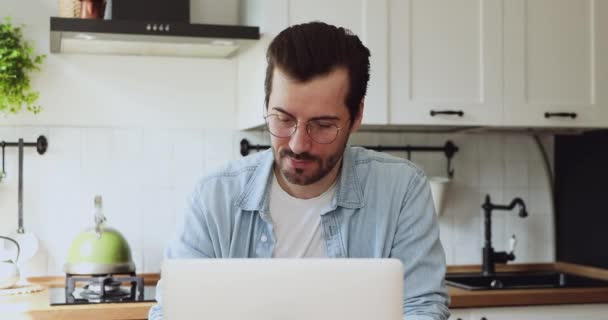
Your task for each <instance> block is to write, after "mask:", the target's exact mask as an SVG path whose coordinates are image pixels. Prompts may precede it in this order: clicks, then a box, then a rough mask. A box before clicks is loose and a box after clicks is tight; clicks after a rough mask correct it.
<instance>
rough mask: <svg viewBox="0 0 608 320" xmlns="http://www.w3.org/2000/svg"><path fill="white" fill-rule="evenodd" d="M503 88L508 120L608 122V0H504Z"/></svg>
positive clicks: (560, 123)
mask: <svg viewBox="0 0 608 320" xmlns="http://www.w3.org/2000/svg"><path fill="white" fill-rule="evenodd" d="M504 89H505V92H504V116H503V117H504V124H505V125H508V126H535V127H545V126H550V127H606V126H608V3H606V1H594V0H579V1H571V0H508V1H504ZM574 115H575V117H571V116H574Z"/></svg>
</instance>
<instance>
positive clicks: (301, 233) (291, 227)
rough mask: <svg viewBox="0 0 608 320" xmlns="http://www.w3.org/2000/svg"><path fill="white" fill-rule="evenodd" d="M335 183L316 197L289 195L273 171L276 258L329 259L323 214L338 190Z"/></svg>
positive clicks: (272, 208)
mask: <svg viewBox="0 0 608 320" xmlns="http://www.w3.org/2000/svg"><path fill="white" fill-rule="evenodd" d="M335 186H336V184H335V183H334V184H333V185H332V186H331V187H330V188H329V189H327V191H325V192H324V193H323V194H321V195H319V196H318V197H315V198H312V199H298V198H294V197H292V196H291V195H289V194H288V193H287V192H285V190H283V188H282V187H281V185H279V182H278V181H277V177H276V175H274V174H273V178H272V186H271V187H270V198H269V201H270V216H271V217H272V221H273V225H274V234H275V238H276V240H277V242H276V244H275V248H274V251H273V253H272V256H273V257H275V258H325V257H327V254H326V253H325V242H324V240H323V236H322V235H323V230H322V229H323V228H322V226H321V214H323V213H325V212H327V211H329V204H330V202H331V199H332V198H333V195H334V193H335V191H336V187H335Z"/></svg>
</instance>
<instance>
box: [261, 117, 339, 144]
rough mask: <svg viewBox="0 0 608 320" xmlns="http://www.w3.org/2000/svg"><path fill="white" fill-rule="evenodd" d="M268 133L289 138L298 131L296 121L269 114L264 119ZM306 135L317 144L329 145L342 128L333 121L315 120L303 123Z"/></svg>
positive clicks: (291, 118)
mask: <svg viewBox="0 0 608 320" xmlns="http://www.w3.org/2000/svg"><path fill="white" fill-rule="evenodd" d="M264 119H265V120H266V128H267V129H268V132H270V134H272V135H273V136H275V137H277V138H289V137H291V136H292V135H293V134H294V133H295V132H296V130H297V129H298V121H297V120H296V119H294V118H293V117H291V116H288V115H283V114H270V115H267V116H266V117H264ZM305 126H306V133H308V136H309V137H310V138H311V139H312V140H313V141H315V142H317V143H322V144H329V143H332V142H334V141H335V140H336V138H337V137H338V133H339V132H340V130H342V129H343V128H344V127H339V126H338V124H337V123H336V121H335V120H323V119H316V120H310V121H308V122H306V123H305Z"/></svg>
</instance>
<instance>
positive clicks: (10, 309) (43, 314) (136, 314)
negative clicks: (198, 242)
mask: <svg viewBox="0 0 608 320" xmlns="http://www.w3.org/2000/svg"><path fill="white" fill-rule="evenodd" d="M142 276H143V277H144V284H146V285H155V284H156V282H157V281H158V278H159V276H158V274H143V275H142ZM27 280H28V281H29V282H31V283H35V284H40V285H43V286H45V287H50V288H63V287H64V286H65V279H64V278H63V277H36V278H28V279H27ZM49 301H50V300H49V290H48V289H45V290H43V291H41V292H37V293H33V294H27V295H14V296H0V314H1V315H2V316H1V317H0V318H1V319H2V320H9V319H10V320H13V319H15V320H26V319H27V320H47V319H48V320H50V319H53V320H57V319H66V320H67V319H100V320H105V319H129V320H131V319H147V318H148V310H150V307H152V305H153V304H154V303H153V302H137V303H113V304H112V303H110V304H90V305H78V306H50V305H49Z"/></svg>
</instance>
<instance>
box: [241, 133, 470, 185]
mask: <svg viewBox="0 0 608 320" xmlns="http://www.w3.org/2000/svg"><path fill="white" fill-rule="evenodd" d="M360 147H363V148H366V149H371V150H375V151H404V152H407V158H408V159H411V155H412V152H443V153H444V155H445V157H446V158H447V160H448V163H447V172H448V177H449V178H450V179H451V178H453V177H454V169H452V157H454V154H455V153H456V152H458V146H456V145H455V144H454V143H453V142H452V141H450V140H448V141H446V143H445V144H444V145H443V146H441V147H436V146H410V145H406V146H382V145H377V146H360ZM268 148H270V146H268V145H260V144H254V145H252V144H250V143H249V141H248V140H247V139H243V140H241V155H242V156H243V157H244V156H246V155H248V154H249V151H251V150H255V151H260V150H265V149H268Z"/></svg>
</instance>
